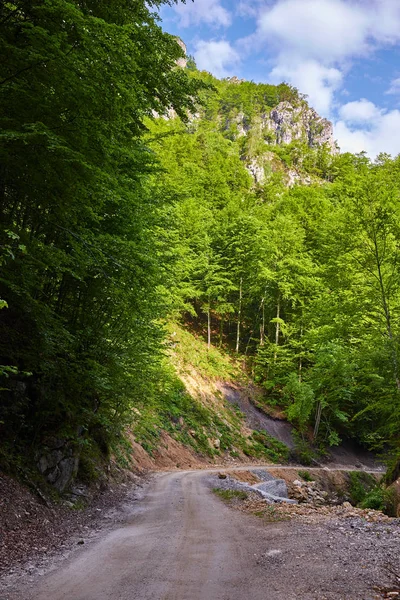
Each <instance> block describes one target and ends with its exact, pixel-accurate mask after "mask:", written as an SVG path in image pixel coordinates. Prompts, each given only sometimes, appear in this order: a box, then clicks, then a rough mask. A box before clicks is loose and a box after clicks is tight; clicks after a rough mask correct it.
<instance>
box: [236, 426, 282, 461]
mask: <svg viewBox="0 0 400 600" xmlns="http://www.w3.org/2000/svg"><path fill="white" fill-rule="evenodd" d="M243 452H244V454H246V455H247V456H251V457H254V458H266V459H268V460H271V461H272V462H274V463H285V462H286V461H287V460H288V458H289V448H288V447H287V446H286V445H285V444H283V443H282V442H280V441H279V440H277V439H275V438H274V437H272V436H271V435H269V434H268V433H267V432H266V431H254V432H253V433H252V434H251V437H250V438H249V440H248V442H247V444H246V446H244V447H243Z"/></svg>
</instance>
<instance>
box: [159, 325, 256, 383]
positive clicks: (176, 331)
mask: <svg viewBox="0 0 400 600" xmlns="http://www.w3.org/2000/svg"><path fill="white" fill-rule="evenodd" d="M167 330H168V332H169V334H170V339H169V349H170V354H171V356H172V360H173V362H174V363H175V364H176V366H177V368H178V369H179V370H182V371H189V372H190V371H192V369H193V368H194V369H196V371H198V373H200V375H202V376H203V377H208V378H210V379H222V380H224V381H236V382H238V381H242V382H245V381H247V377H246V375H245V373H244V372H243V370H242V369H241V365H240V362H239V360H238V359H236V358H235V357H232V356H230V355H229V354H226V353H224V352H221V351H220V350H219V349H218V348H215V347H214V346H211V348H210V349H208V347H207V343H206V342H205V341H204V340H203V339H201V338H200V337H197V336H195V335H193V334H192V333H190V332H189V331H187V330H186V329H184V328H183V327H181V326H180V325H178V324H176V323H170V324H169V325H168V326H167Z"/></svg>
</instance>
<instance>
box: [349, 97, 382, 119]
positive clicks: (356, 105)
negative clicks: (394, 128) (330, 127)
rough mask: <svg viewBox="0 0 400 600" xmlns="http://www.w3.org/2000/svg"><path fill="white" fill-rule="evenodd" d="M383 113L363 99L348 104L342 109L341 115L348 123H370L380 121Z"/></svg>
mask: <svg viewBox="0 0 400 600" xmlns="http://www.w3.org/2000/svg"><path fill="white" fill-rule="evenodd" d="M382 113H383V111H382V110H381V109H380V108H378V107H377V106H375V104H374V103H373V102H370V101H369V100H366V99H365V98H361V100H356V101H354V102H348V103H347V104H344V105H343V106H341V107H340V110H339V114H340V117H341V119H342V120H343V121H345V122H347V123H364V124H365V123H370V124H373V123H374V121H375V120H377V119H379V118H380V117H381V115H382Z"/></svg>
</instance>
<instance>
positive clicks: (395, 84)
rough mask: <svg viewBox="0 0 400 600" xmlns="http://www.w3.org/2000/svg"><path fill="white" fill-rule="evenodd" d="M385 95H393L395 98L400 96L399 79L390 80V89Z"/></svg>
mask: <svg viewBox="0 0 400 600" xmlns="http://www.w3.org/2000/svg"><path fill="white" fill-rule="evenodd" d="M385 93H386V94H394V95H396V96H397V95H399V94H400V77H398V78H397V79H392V81H391V82H390V88H389V89H388V90H387V91H386V92H385Z"/></svg>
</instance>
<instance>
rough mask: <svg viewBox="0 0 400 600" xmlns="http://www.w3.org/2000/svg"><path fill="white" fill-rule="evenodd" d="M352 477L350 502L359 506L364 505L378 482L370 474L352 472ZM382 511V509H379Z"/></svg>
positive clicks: (350, 474)
mask: <svg viewBox="0 0 400 600" xmlns="http://www.w3.org/2000/svg"><path fill="white" fill-rule="evenodd" d="M349 477H350V489H349V493H350V502H351V503H352V504H353V505H354V506H357V505H359V504H360V503H362V502H363V501H364V499H365V497H366V496H367V494H368V493H370V492H371V490H373V489H374V488H375V487H376V480H375V479H374V477H373V476H372V475H370V474H368V473H363V472H360V471H351V472H350V473H349ZM371 508H372V507H371ZM377 510H380V509H377Z"/></svg>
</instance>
